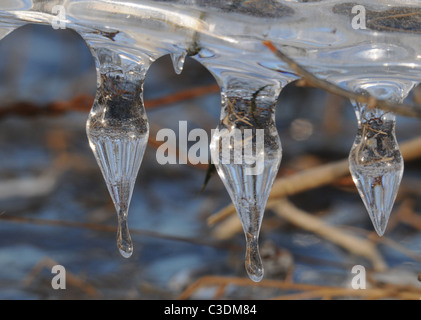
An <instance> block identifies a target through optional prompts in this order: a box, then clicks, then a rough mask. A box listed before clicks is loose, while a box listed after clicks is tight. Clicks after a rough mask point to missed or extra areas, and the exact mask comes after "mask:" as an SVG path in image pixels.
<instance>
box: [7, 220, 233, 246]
mask: <svg viewBox="0 0 421 320" xmlns="http://www.w3.org/2000/svg"><path fill="white" fill-rule="evenodd" d="M0 221H7V222H12V223H29V224H34V225H46V226H53V227H65V228H76V229H87V230H94V231H101V232H113V233H115V232H116V227H113V226H106V225H100V224H95V223H83V222H75V221H62V220H52V219H38V218H28V217H13V216H8V215H5V214H3V215H0ZM130 233H131V234H132V235H139V236H144V237H153V238H159V239H165V240H170V241H180V242H187V243H190V244H195V245H200V246H207V247H213V248H219V249H225V250H232V251H239V250H241V248H239V247H238V246H235V245H229V244H222V243H215V242H211V241H206V240H205V239H195V238H185V237H178V236H171V235H166V234H162V233H158V232H154V231H149V230H139V229H130Z"/></svg>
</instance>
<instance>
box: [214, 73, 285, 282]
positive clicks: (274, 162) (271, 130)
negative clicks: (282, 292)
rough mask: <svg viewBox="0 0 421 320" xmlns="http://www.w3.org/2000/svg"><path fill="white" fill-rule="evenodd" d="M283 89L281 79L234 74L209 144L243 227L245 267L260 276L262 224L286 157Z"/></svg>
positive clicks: (226, 86)
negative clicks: (280, 116)
mask: <svg viewBox="0 0 421 320" xmlns="http://www.w3.org/2000/svg"><path fill="white" fill-rule="evenodd" d="M279 92H280V85H279V84H267V83H266V84H265V83H260V82H259V81H256V82H255V83H250V82H248V81H247V80H244V81H241V80H238V79H234V80H232V79H231V80H230V81H229V83H228V84H227V85H225V86H224V87H223V88H222V93H221V94H222V111H221V118H220V119H221V120H220V122H219V125H218V127H217V130H216V131H215V133H214V135H213V136H212V141H211V145H210V149H211V156H212V161H213V163H214V164H215V166H216V169H217V171H218V174H219V176H220V177H221V179H222V181H223V183H224V185H225V187H226V189H227V190H228V193H229V195H230V197H231V200H232V202H233V203H234V206H235V208H236V210H237V213H238V215H239V217H240V220H241V223H242V226H243V229H244V233H245V237H246V255H245V267H246V271H247V273H248V275H249V277H250V278H251V279H252V280H253V281H256V282H258V281H260V280H261V279H262V277H263V264H262V260H261V258H260V254H259V245H258V241H259V232H260V226H261V223H262V219H263V214H264V210H265V205H266V202H267V199H268V197H269V193H270V190H271V188H272V184H273V181H274V179H275V177H276V174H277V172H278V168H279V164H280V162H281V157H282V149H281V141H280V139H279V136H278V132H277V130H276V126H275V115H274V111H275V105H276V99H277V97H278V95H279ZM247 129H248V130H247ZM258 129H261V130H260V131H259V130H258ZM235 132H237V133H238V134H237V135H235V134H234V133H235ZM224 139H228V140H225V141H227V142H224ZM224 144H225V145H224ZM238 146H240V148H239V147H238ZM224 151H225V152H227V153H228V156H225V158H224Z"/></svg>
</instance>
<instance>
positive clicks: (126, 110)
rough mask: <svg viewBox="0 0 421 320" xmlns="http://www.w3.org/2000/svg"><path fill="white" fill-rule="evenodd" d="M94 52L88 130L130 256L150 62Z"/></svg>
mask: <svg viewBox="0 0 421 320" xmlns="http://www.w3.org/2000/svg"><path fill="white" fill-rule="evenodd" d="M94 53H95V57H96V59H97V67H98V74H99V77H98V79H99V83H98V89H97V96H96V99H95V102H94V105H93V107H92V110H91V113H90V115H89V118H88V122H87V125H86V130H87V134H88V138H89V142H90V146H91V148H92V151H93V153H94V155H95V158H96V160H97V162H98V165H99V167H100V168H101V171H102V174H103V176H104V179H105V181H106V183H107V187H108V190H109V192H110V195H111V198H112V200H113V202H114V205H115V208H116V210H117V215H118V231H117V245H118V248H119V250H120V252H121V254H122V255H123V257H125V258H128V257H130V256H131V254H132V252H133V244H132V240H131V238H130V234H129V230H128V226H127V214H128V208H129V205H130V200H131V197H132V193H133V188H134V184H135V181H136V177H137V173H138V171H139V167H140V164H141V162H142V158H143V154H144V152H145V148H146V144H147V142H148V137H149V125H148V120H147V117H146V113H145V110H144V105H143V99H142V86H143V80H144V76H145V74H146V67H145V66H144V65H141V64H139V63H138V62H134V61H127V60H123V59H122V58H121V57H120V56H119V54H117V53H114V52H112V51H110V50H107V49H99V50H94Z"/></svg>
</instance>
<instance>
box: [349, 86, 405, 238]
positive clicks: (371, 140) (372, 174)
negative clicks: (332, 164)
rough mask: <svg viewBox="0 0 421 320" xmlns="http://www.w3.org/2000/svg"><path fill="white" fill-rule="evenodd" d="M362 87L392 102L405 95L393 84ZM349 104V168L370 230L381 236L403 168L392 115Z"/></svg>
mask: <svg viewBox="0 0 421 320" xmlns="http://www.w3.org/2000/svg"><path fill="white" fill-rule="evenodd" d="M364 89H365V90H366V91H361V92H362V93H364V92H368V93H369V94H371V95H372V96H374V97H376V98H378V99H387V100H389V101H394V102H402V101H403V99H404V97H405V96H406V95H405V94H402V91H403V90H400V89H399V86H397V85H396V86H395V85H394V86H389V85H382V84H381V83H376V84H375V85H372V86H371V85H369V84H366V85H365V86H364ZM360 90H361V89H360ZM407 91H408V92H409V90H407ZM352 103H353V105H354V108H355V112H356V115H357V119H358V132H357V136H356V138H355V141H354V144H353V146H352V149H351V152H350V154H349V168H350V172H351V175H352V178H353V180H354V182H355V185H356V187H357V190H358V192H359V194H360V196H361V198H362V200H363V203H364V205H365V207H366V209H367V211H368V214H369V216H370V219H371V221H372V223H373V226H374V229H375V230H376V232H377V234H378V235H379V236H382V235H383V234H384V233H385V230H386V227H387V223H388V220H389V217H390V213H391V211H392V208H393V205H394V202H395V199H396V196H397V194H398V190H399V185H400V182H401V180H402V175H403V170H404V163H403V158H402V154H401V152H400V150H399V145H398V142H397V140H396V136H395V116H394V114H392V113H391V112H386V111H383V110H380V109H378V108H371V107H369V106H368V105H367V104H362V103H358V102H355V101H353V102H352Z"/></svg>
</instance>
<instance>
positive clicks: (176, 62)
mask: <svg viewBox="0 0 421 320" xmlns="http://www.w3.org/2000/svg"><path fill="white" fill-rule="evenodd" d="M186 57H187V51H182V52H173V53H171V60H172V64H173V67H174V71H175V73H176V74H181V72H183V67H184V61H185V60H186Z"/></svg>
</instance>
